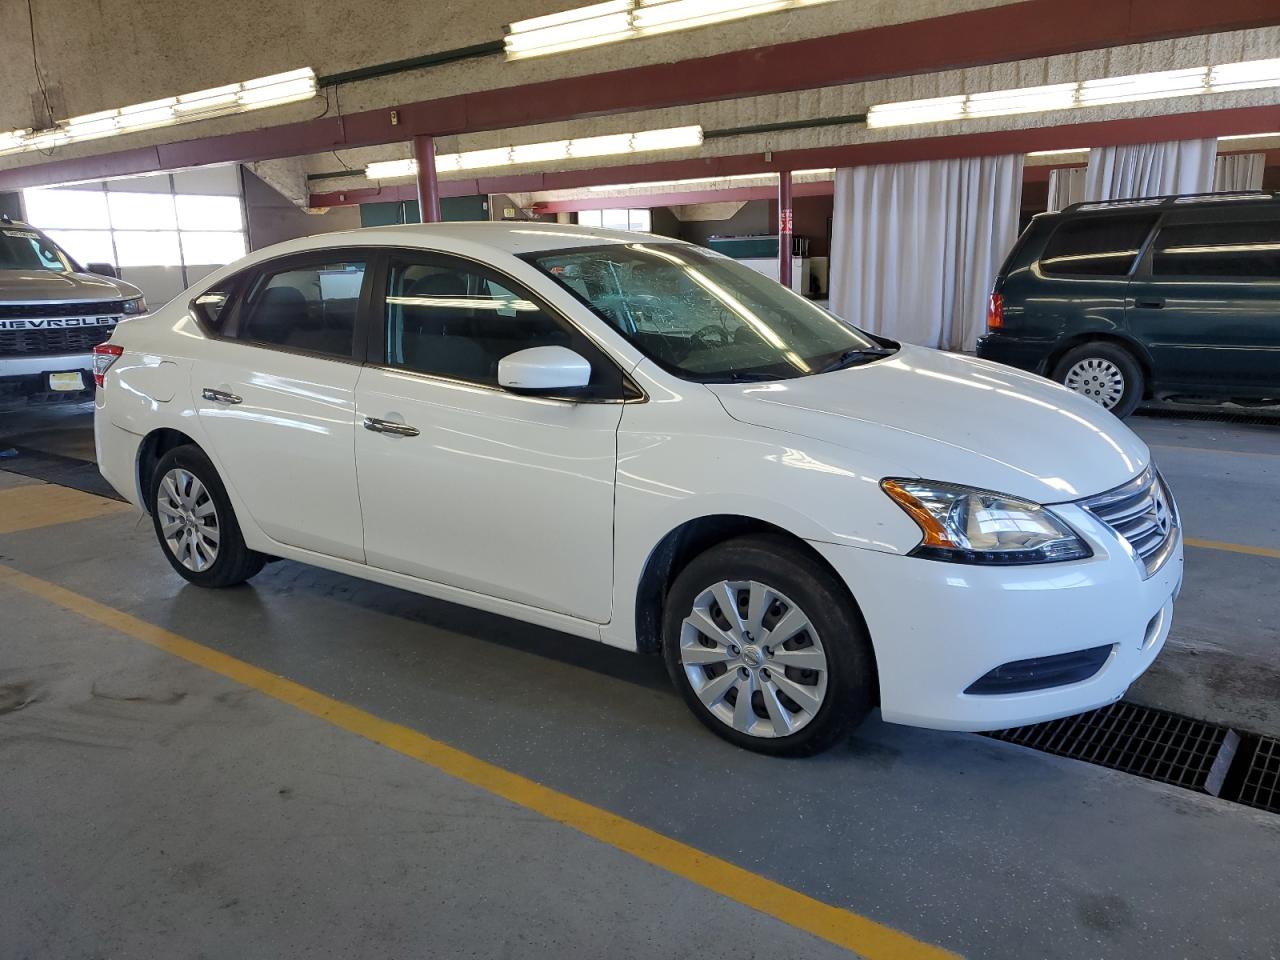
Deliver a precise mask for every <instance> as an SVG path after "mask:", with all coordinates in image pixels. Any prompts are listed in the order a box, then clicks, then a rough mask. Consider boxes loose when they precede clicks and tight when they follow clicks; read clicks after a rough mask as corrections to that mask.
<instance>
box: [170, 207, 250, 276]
mask: <svg viewBox="0 0 1280 960" xmlns="http://www.w3.org/2000/svg"><path fill="white" fill-rule="evenodd" d="M174 202H175V203H176V204H177V207H178V229H179V230H243V229H244V218H243V217H242V216H241V211H240V198H239V197H195V196H188V197H184V196H182V195H181V194H179V195H178V196H177V197H175V198H174ZM191 262H192V263H213V261H212V260H193V261H191Z"/></svg>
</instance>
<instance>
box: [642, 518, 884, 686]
mask: <svg viewBox="0 0 1280 960" xmlns="http://www.w3.org/2000/svg"><path fill="white" fill-rule="evenodd" d="M744 537H751V538H758V539H761V540H773V541H775V542H777V543H778V544H779V545H780V546H781V547H784V548H787V549H791V550H794V551H796V552H797V553H799V554H801V555H803V556H804V557H805V558H806V559H808V560H810V561H812V562H813V563H816V564H817V565H818V566H820V567H821V568H823V569H824V570H825V571H826V572H827V573H829V574H830V575H831V577H832V579H833V580H834V581H835V582H836V583H837V584H839V586H840V589H841V591H842V592H843V594H844V595H845V596H846V597H847V598H848V600H849V603H850V604H851V605H852V608H853V610H854V611H856V613H857V615H858V616H859V617H861V616H862V609H861V607H860V606H859V605H858V600H857V598H856V597H855V596H854V595H853V592H852V591H851V590H850V589H849V586H848V584H846V583H845V581H844V578H843V577H841V576H840V574H839V573H838V572H837V571H836V569H835V568H834V567H833V566H831V564H830V563H829V562H828V561H827V558H826V557H824V556H823V555H822V554H821V553H819V552H818V551H817V550H815V549H814V548H813V547H812V546H810V545H809V544H808V543H806V542H805V540H804V539H803V538H802V537H798V536H796V535H795V534H794V533H791V532H790V531H789V530H786V529H784V528H782V527H779V526H777V525H776V524H773V523H769V522H768V521H765V520H760V519H759V518H756V517H747V516H741V515H738V514H713V515H710V516H704V517H697V518H695V519H693V520H687V521H685V522H684V523H682V524H680V526H678V527H676V528H675V529H674V530H671V531H670V532H669V533H667V534H666V536H664V537H663V538H662V539H661V540H659V541H658V544H657V546H655V547H654V548H653V550H652V551H651V552H650V553H649V559H648V560H647V561H646V562H645V566H644V572H643V573H642V574H641V576H640V584H639V586H638V587H637V589H636V599H635V603H636V616H635V626H636V647H637V649H638V650H640V652H642V653H660V652H661V649H662V615H663V606H664V603H665V600H666V596H667V592H668V590H670V588H671V584H672V583H673V582H674V581H675V579H676V577H677V576H679V574H680V571H682V570H683V569H684V568H685V567H687V566H688V565H689V563H690V562H692V561H693V560H694V559H695V558H696V557H698V556H700V555H701V554H704V553H706V552H707V551H708V550H710V549H711V548H713V547H716V546H719V545H720V544H722V543H727V542H728V541H730V540H738V539H741V538H744ZM875 689H876V690H877V691H878V690H879V684H878V683H876V684H875Z"/></svg>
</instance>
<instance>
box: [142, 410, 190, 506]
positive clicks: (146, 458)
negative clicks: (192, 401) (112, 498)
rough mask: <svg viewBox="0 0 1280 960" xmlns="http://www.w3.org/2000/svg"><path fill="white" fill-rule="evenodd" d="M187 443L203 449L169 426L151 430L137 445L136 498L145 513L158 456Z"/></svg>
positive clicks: (149, 504) (148, 504)
mask: <svg viewBox="0 0 1280 960" xmlns="http://www.w3.org/2000/svg"><path fill="white" fill-rule="evenodd" d="M188 445H189V446H193V447H196V448H199V449H201V450H203V448H201V447H200V444H198V443H196V441H195V440H193V439H192V438H191V437H190V436H188V435H187V434H185V433H183V432H182V431H181V430H174V429H172V428H171V427H161V428H159V429H157V430H152V431H151V432H150V433H149V434H147V435H146V436H145V437H144V438H143V440H142V443H141V444H139V445H138V469H137V474H138V476H137V484H138V499H139V502H140V503H141V504H142V508H143V509H144V510H146V512H147V513H150V512H151V503H150V497H151V480H152V478H153V476H154V475H155V470H156V465H157V464H159V462H160V458H161V457H163V456H164V455H165V454H166V453H168V452H169V451H170V450H174V449H176V448H178V447H183V446H188Z"/></svg>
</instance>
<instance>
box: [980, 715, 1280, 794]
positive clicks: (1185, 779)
mask: <svg viewBox="0 0 1280 960" xmlns="http://www.w3.org/2000/svg"><path fill="white" fill-rule="evenodd" d="M986 736H989V737H992V738H994V739H996V740H1004V741H1006V742H1008V743H1016V744H1020V745H1022V746H1024V747H1031V748H1032V749H1034V750H1042V751H1044V752H1045V753H1052V754H1056V755H1058V756H1060V757H1071V758H1073V759H1076V760H1084V761H1085V762H1086V763H1095V764H1098V765H1099V766H1103V767H1110V768H1111V769H1112V770H1120V771H1123V772H1124V773H1132V774H1135V775H1136V776H1139V777H1146V778H1147V779H1148V780H1159V781H1160V782H1162V783H1171V784H1174V785H1175V786H1179V787H1186V788H1188V789H1190V790H1199V791H1201V792H1203V793H1209V794H1212V795H1213V796H1215V797H1216V796H1218V795H1219V794H1220V793H1221V792H1222V783H1223V780H1224V779H1225V778H1226V775H1227V770H1228V769H1229V768H1230V766H1231V760H1232V758H1233V757H1234V756H1235V752H1236V748H1237V746H1238V745H1239V742H1240V738H1239V736H1238V735H1237V734H1236V732H1235V731H1234V730H1228V729H1226V728H1225V727H1218V726H1215V725H1213V724H1211V723H1205V722H1203V721H1201V720H1192V719H1190V718H1189V717H1180V716H1178V715H1177V714H1174V713H1167V712H1166V711H1164V710H1155V709H1152V708H1150V707H1140V706H1138V705H1137V704H1133V703H1113V704H1111V706H1108V707H1102V708H1101V709H1099V710H1091V711H1089V712H1088V713H1082V714H1080V715H1079V716H1075V717H1065V718H1063V719H1062V720H1050V721H1047V722H1045V723H1036V724H1032V725H1031V726H1029V727H1015V728H1013V729H1012V730H996V731H993V732H991V733H988V734H986ZM1273 759H1274V761H1275V762H1276V763H1277V764H1280V752H1276V753H1275V754H1273ZM1270 783H1271V784H1272V786H1271V791H1272V794H1274V793H1275V781H1274V778H1273V780H1272V781H1270Z"/></svg>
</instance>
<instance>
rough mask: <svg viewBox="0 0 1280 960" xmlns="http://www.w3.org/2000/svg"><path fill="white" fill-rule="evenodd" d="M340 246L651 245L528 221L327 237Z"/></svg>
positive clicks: (517, 248) (621, 235) (519, 249)
mask: <svg viewBox="0 0 1280 960" xmlns="http://www.w3.org/2000/svg"><path fill="white" fill-rule="evenodd" d="M330 236H331V237H333V238H334V239H335V240H336V239H337V238H338V237H341V238H342V240H341V242H343V243H353V242H354V243H358V242H360V241H366V242H367V241H370V240H373V239H374V238H375V237H376V238H377V242H378V243H379V244H395V243H404V244H405V245H406V246H411V247H413V246H419V245H423V244H430V243H431V242H433V241H440V240H444V241H456V242H461V243H465V244H480V245H483V246H487V247H490V248H492V249H495V250H501V251H503V252H505V253H512V254H522V253H539V252H542V251H546V250H564V249H567V248H572V247H594V246H602V245H606V244H622V243H653V242H654V239H655V237H654V236H653V235H652V234H647V233H630V232H628V231H626V230H605V229H601V228H600V227H580V226H577V225H575V224H570V223H542V222H538V221H532V220H513V221H502V222H500V223H498V222H494V223H490V222H486V221H463V222H454V223H401V224H393V225H391V226H386V227H362V228H360V229H358V230H344V231H342V232H341V233H337V234H330ZM658 239H660V240H661V241H662V242H665V243H678V242H679V241H677V240H674V239H672V238H670V237H661V238H658Z"/></svg>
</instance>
